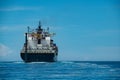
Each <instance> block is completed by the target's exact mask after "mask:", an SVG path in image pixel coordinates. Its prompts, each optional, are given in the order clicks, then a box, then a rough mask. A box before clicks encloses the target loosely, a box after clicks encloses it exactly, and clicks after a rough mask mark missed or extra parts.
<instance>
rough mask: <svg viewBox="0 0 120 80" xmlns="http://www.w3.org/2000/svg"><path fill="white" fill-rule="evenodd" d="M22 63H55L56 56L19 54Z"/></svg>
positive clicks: (50, 54)
mask: <svg viewBox="0 0 120 80" xmlns="http://www.w3.org/2000/svg"><path fill="white" fill-rule="evenodd" d="M21 58H22V59H23V61H24V62H55V61H57V55H56V54H55V53H21Z"/></svg>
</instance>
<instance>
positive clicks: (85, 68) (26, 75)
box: [0, 61, 120, 80]
mask: <svg viewBox="0 0 120 80" xmlns="http://www.w3.org/2000/svg"><path fill="white" fill-rule="evenodd" d="M0 80H120V62H117V61H116V62H115V61H108V62H107V61H58V62H54V63H47V62H36V63H24V62H16V61H11V62H0Z"/></svg>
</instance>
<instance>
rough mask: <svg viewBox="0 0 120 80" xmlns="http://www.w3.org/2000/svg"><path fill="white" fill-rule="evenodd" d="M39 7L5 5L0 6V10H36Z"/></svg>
mask: <svg viewBox="0 0 120 80" xmlns="http://www.w3.org/2000/svg"><path fill="white" fill-rule="evenodd" d="M38 9H40V7H22V6H16V7H7V8H0V11H23V10H38Z"/></svg>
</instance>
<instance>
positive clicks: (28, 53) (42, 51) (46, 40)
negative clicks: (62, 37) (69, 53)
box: [20, 22, 58, 62]
mask: <svg viewBox="0 0 120 80" xmlns="http://www.w3.org/2000/svg"><path fill="white" fill-rule="evenodd" d="M54 35H55V33H50V31H49V27H48V28H47V29H42V28H41V22H39V25H38V27H37V28H36V29H30V27H28V31H27V32H26V33H25V43H24V45H23V48H22V50H21V52H20V56H21V58H22V60H23V61H24V62H55V61H57V56H58V47H57V45H56V44H55V43H54V40H53V39H52V37H53V36H54Z"/></svg>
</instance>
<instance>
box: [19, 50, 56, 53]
mask: <svg viewBox="0 0 120 80" xmlns="http://www.w3.org/2000/svg"><path fill="white" fill-rule="evenodd" d="M21 53H25V50H22V51H21ZM27 53H55V50H27Z"/></svg>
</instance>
